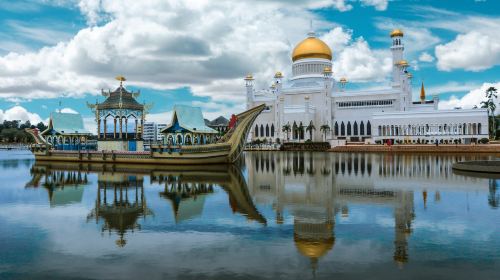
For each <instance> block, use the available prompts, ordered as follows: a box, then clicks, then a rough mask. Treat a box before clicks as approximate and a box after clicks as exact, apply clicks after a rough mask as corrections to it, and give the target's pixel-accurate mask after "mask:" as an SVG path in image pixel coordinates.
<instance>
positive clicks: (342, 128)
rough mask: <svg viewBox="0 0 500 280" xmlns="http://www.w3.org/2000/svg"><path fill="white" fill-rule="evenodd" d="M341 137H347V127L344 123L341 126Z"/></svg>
mask: <svg viewBox="0 0 500 280" xmlns="http://www.w3.org/2000/svg"><path fill="white" fill-rule="evenodd" d="M340 135H342V136H345V125H344V122H342V123H341V124H340Z"/></svg>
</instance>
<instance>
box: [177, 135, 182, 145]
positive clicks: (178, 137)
mask: <svg viewBox="0 0 500 280" xmlns="http://www.w3.org/2000/svg"><path fill="white" fill-rule="evenodd" d="M177 145H182V135H180V134H179V135H177Z"/></svg>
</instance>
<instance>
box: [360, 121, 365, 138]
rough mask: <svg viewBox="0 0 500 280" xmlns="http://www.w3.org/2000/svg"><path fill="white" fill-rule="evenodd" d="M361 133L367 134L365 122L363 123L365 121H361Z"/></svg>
mask: <svg viewBox="0 0 500 280" xmlns="http://www.w3.org/2000/svg"><path fill="white" fill-rule="evenodd" d="M359 134H360V135H365V124H364V123H363V121H361V124H360V125H359Z"/></svg>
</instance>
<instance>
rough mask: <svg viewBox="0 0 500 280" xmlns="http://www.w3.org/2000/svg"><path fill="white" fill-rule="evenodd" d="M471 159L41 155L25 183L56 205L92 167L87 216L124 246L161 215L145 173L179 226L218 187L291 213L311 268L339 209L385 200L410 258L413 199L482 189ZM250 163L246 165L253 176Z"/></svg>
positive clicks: (281, 216)
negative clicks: (459, 170)
mask: <svg viewBox="0 0 500 280" xmlns="http://www.w3.org/2000/svg"><path fill="white" fill-rule="evenodd" d="M463 159H465V158H462V157H461V156H454V155H449V156H446V155H445V156H443V155H440V156H429V155H422V156H418V155H393V156H390V155H382V154H328V153H299V152H296V153H284V152H283V153H273V152H252V153H247V154H246V156H245V158H244V159H242V161H241V162H240V166H242V167H241V168H240V167H237V166H202V167H197V166H193V167H185V166H179V167H161V166H150V167H144V166H139V167H138V166H127V165H123V166H117V165H68V164H62V163H60V164H57V163H40V162H37V163H36V164H35V165H34V166H33V167H32V168H31V173H32V178H31V181H30V182H28V183H27V187H40V186H42V187H44V188H46V189H47V190H48V192H49V200H50V205H51V206H57V205H65V204H68V203H78V202H80V201H81V200H82V194H83V190H84V189H85V188H88V187H90V185H92V182H90V180H89V179H88V178H89V177H90V176H89V175H90V174H91V173H96V174H97V193H96V200H95V206H94V208H93V209H92V211H91V212H90V213H89V214H88V217H87V221H88V222H90V221H93V220H95V222H96V223H97V224H99V225H101V226H102V228H101V231H102V232H105V231H108V232H109V233H110V234H112V233H113V234H117V236H118V238H117V240H116V244H117V246H119V247H122V246H125V245H126V235H127V234H132V233H133V232H134V231H135V230H141V224H140V223H139V221H140V219H141V218H142V219H146V218H148V217H151V218H152V219H154V213H153V211H152V210H151V209H150V208H149V207H148V204H147V197H146V195H145V191H144V188H145V187H144V181H145V178H146V177H149V181H150V182H149V183H150V184H151V185H160V186H162V188H161V191H159V192H158V195H159V197H161V198H162V201H168V202H170V203H171V206H172V209H173V212H174V213H173V214H174V218H175V219H174V220H175V223H176V224H178V223H182V222H184V221H186V220H191V219H193V218H196V217H199V216H200V215H201V213H202V211H203V207H204V202H205V199H206V197H207V196H210V195H213V194H214V193H216V191H215V190H216V189H217V188H220V189H222V190H224V192H225V193H226V194H227V197H228V200H229V201H228V204H229V206H230V208H231V209H232V211H233V212H236V213H239V214H241V215H244V216H245V217H246V218H247V219H248V220H250V221H255V222H258V223H259V224H260V225H261V226H267V225H270V224H269V222H268V221H271V220H273V221H274V223H276V224H277V225H276V226H277V227H278V229H277V230H279V227H280V225H281V224H284V223H285V221H287V222H288V221H293V241H294V243H295V246H296V249H297V251H298V252H299V253H300V254H301V255H303V256H305V257H307V258H309V259H310V262H311V266H312V269H315V268H316V267H317V265H318V260H319V259H320V258H321V257H323V256H325V255H327V254H328V253H329V252H331V251H332V250H333V248H334V245H335V231H336V230H335V223H336V217H337V219H339V218H348V217H349V206H350V205H381V206H384V207H390V208H392V209H393V216H394V237H393V248H392V250H393V254H392V255H393V261H395V262H396V263H398V264H404V263H406V262H408V261H409V260H410V257H409V255H410V253H411V252H409V239H410V237H411V235H412V224H413V223H414V220H415V219H416V215H415V209H414V208H415V206H414V203H415V201H417V200H419V199H422V200H423V205H424V207H425V206H426V205H427V200H428V199H429V198H428V197H433V199H434V202H435V203H439V201H440V200H441V199H442V197H441V193H440V190H443V189H453V190H455V189H464V190H465V189H468V190H471V189H472V190H474V188H483V185H484V181H481V180H482V179H480V178H474V177H465V176H462V175H457V174H454V173H453V171H452V169H451V165H452V163H453V162H455V161H457V160H463ZM468 159H470V157H469V158H468ZM242 169H243V170H245V169H246V174H247V176H246V177H247V178H246V179H245V178H244V176H243V172H242ZM489 182H490V186H489V195H488V198H487V199H485V200H487V203H488V204H489V206H490V207H492V208H497V207H498V205H499V200H500V196H499V194H498V186H497V181H496V180H490V181H489ZM256 205H257V206H262V207H265V206H269V205H272V209H273V211H274V217H267V218H266V217H264V216H263V215H262V214H261V213H260V212H259V210H258V208H257V207H256ZM285 213H287V214H290V218H291V220H290V218H287V217H286V214H285ZM141 223H144V222H141ZM291 238H292V237H291Z"/></svg>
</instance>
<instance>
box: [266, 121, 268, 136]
mask: <svg viewBox="0 0 500 280" xmlns="http://www.w3.org/2000/svg"><path fill="white" fill-rule="evenodd" d="M266 137H269V125H268V124H266Z"/></svg>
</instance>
